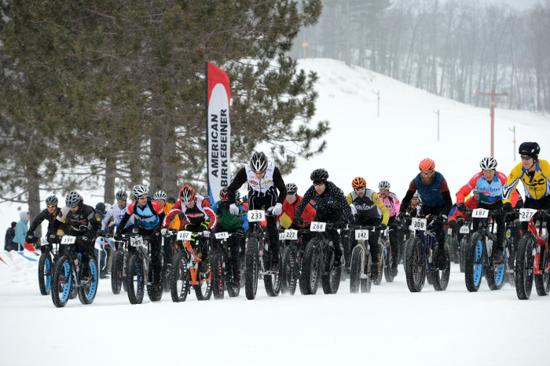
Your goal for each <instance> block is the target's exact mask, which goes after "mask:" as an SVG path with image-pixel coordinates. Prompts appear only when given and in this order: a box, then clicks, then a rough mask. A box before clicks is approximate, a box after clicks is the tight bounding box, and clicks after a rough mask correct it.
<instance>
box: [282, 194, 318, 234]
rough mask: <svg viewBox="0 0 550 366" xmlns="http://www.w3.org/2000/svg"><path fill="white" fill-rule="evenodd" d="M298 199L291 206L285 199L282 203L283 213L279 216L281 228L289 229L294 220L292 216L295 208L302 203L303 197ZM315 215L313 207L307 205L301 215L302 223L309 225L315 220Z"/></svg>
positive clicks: (294, 213)
mask: <svg viewBox="0 0 550 366" xmlns="http://www.w3.org/2000/svg"><path fill="white" fill-rule="evenodd" d="M297 197H298V198H297V199H296V201H295V202H294V203H293V204H290V203H288V201H287V200H286V199H285V201H284V202H283V212H282V213H281V214H280V215H279V223H280V224H281V226H282V227H283V228H285V229H287V228H289V227H290V225H291V224H292V221H293V220H294V216H295V215H296V208H297V207H298V205H299V204H300V202H302V200H303V197H302V196H297ZM316 214H317V211H316V210H315V209H314V208H313V206H312V205H311V204H310V203H308V204H307V205H306V207H305V208H304V212H303V213H302V220H303V221H304V222H307V223H310V222H311V221H314V220H315V215H316Z"/></svg>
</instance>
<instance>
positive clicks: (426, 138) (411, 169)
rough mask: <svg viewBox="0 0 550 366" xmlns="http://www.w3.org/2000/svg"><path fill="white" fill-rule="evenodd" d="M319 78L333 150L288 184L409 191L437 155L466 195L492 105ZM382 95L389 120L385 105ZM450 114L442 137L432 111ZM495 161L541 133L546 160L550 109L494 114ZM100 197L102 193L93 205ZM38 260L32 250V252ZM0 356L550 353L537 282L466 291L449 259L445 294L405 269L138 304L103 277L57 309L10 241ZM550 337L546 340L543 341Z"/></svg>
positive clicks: (320, 361)
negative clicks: (421, 164)
mask: <svg viewBox="0 0 550 366" xmlns="http://www.w3.org/2000/svg"><path fill="white" fill-rule="evenodd" d="M300 66H301V67H302V68H304V69H306V70H312V71H316V72H317V73H318V74H319V83H318V86H317V88H318V92H319V101H318V105H317V114H316V117H315V119H317V120H325V119H326V120H329V121H330V122H331V131H330V133H329V134H328V136H327V137H326V139H327V140H328V147H327V149H326V151H325V152H324V153H323V154H322V155H320V156H318V157H315V158H313V159H311V160H309V161H304V160H300V159H299V160H298V163H297V169H296V170H295V171H294V172H292V173H291V174H290V176H288V177H286V181H293V182H295V183H297V184H298V186H299V188H300V192H303V191H304V190H305V189H306V188H307V186H308V185H309V184H310V182H309V179H308V178H309V173H310V172H311V170H313V169H315V168H318V167H324V168H326V169H327V170H328V171H329V173H330V175H331V180H333V181H334V182H335V183H336V184H338V185H339V186H340V187H342V188H343V189H344V191H349V189H350V188H351V187H350V182H351V180H352V179H353V177H355V176H357V175H362V176H364V177H365V178H366V179H367V181H368V184H369V186H370V187H372V188H376V186H377V184H378V182H379V181H380V180H382V179H386V180H389V181H390V182H391V183H392V186H393V187H392V189H393V190H394V191H395V192H396V193H397V194H398V195H399V196H401V197H402V196H403V194H404V193H405V191H406V188H407V186H408V183H409V181H410V180H411V179H412V178H413V177H414V176H415V175H416V174H417V172H418V170H417V166H418V161H419V160H420V159H422V158H424V157H426V156H429V157H432V158H433V159H435V161H436V165H437V170H439V171H441V172H442V173H443V174H444V176H445V177H446V178H447V180H448V182H449V186H450V188H451V191H452V192H453V195H454V192H456V191H457V190H458V189H459V187H460V186H461V185H462V184H464V183H465V182H466V181H467V179H469V178H470V177H471V175H473V174H474V173H475V172H476V171H477V170H478V164H479V160H480V159H481V158H482V157H483V156H486V155H488V153H489V131H490V130H489V112H488V110H486V109H480V108H475V107H472V106H467V105H463V104H460V103H457V102H454V101H450V100H447V99H444V98H440V97H437V96H433V95H430V94H429V93H426V92H424V91H421V90H418V89H415V88H412V87H410V86H407V85H404V84H402V83H399V82H397V81H395V80H392V79H390V78H387V77H384V76H381V75H378V74H375V73H372V72H370V71H368V70H365V69H361V68H358V67H349V66H347V65H345V64H344V63H342V62H338V61H333V60H326V59H307V60H301V61H300ZM377 90H379V91H380V95H381V111H380V112H381V116H380V117H377V115H376V95H375V94H374V93H373V91H377ZM434 110H440V112H441V131H440V135H441V139H440V142H437V141H436V116H435V114H434ZM496 116H497V121H496V133H495V136H496V150H495V151H496V154H495V157H496V158H497V159H498V161H499V169H500V170H502V171H504V172H506V173H508V172H509V170H510V169H511V168H512V167H513V165H514V161H513V157H514V154H513V151H512V134H511V132H510V131H509V130H508V129H509V128H511V127H513V126H516V128H517V140H518V143H519V142H521V141H525V140H536V141H538V142H539V143H540V144H541V146H542V154H541V157H543V158H544V157H547V158H549V159H550V137H549V136H550V135H549V133H548V132H549V130H550V118H549V117H548V116H544V115H537V114H534V113H528V112H518V111H506V110H500V109H497V112H496ZM94 203H95V202H94ZM16 209H17V207H16V206H15V205H8V204H1V205H0V217H1V219H0V223H1V225H0V227H1V230H2V233H4V232H5V230H6V227H7V225H8V224H9V222H10V221H12V217H13V218H15V217H17V214H16ZM26 256H28V257H30V258H32V256H33V254H30V253H26ZM0 257H2V258H3V259H4V260H5V261H6V263H2V262H0V324H1V326H0V351H1V355H2V356H1V360H2V361H1V362H0V363H1V364H2V365H7V366H8V365H9V366H12V365H13V366H17V365H33V366H36V365H37V364H40V365H58V364H70V365H72V364H75V365H76V364H78V365H79V366H87V365H100V364H101V365H176V364H191V365H229V366H231V365H287V364H288V365H300V364H303V365H347V364H367V365H368V364H379V365H380V364H384V365H398V364H407V365H423V366H425V365H448V366H450V365H457V366H458V365H472V366H473V365H499V366H503V365H519V364H530V363H537V364H540V363H541V360H542V361H543V362H542V364H543V365H544V364H545V362H544V360H545V359H546V358H545V356H547V345H546V343H547V342H546V341H545V340H546V338H547V337H546V336H547V335H548V330H547V327H548V326H549V325H550V313H549V311H548V309H549V305H550V298H541V297H538V296H537V295H536V294H535V293H534V291H533V294H532V297H531V299H530V300H529V301H519V300H517V298H516V294H515V290H514V289H513V288H511V287H510V286H509V285H506V286H505V287H504V288H503V289H502V290H501V291H496V292H493V291H490V290H489V289H488V287H487V285H486V283H485V280H484V282H483V285H482V287H481V289H480V291H479V292H478V293H468V292H467V291H466V288H465V285H464V276H463V274H461V273H459V272H458V267H457V266H456V265H453V271H452V273H451V282H450V284H449V287H448V289H447V291H445V292H435V291H434V290H433V288H432V287H431V286H428V285H426V286H425V287H424V290H423V291H422V292H421V293H416V294H411V293H409V291H408V289H407V286H406V283H405V279H404V275H403V268H402V267H401V266H400V267H399V271H400V273H399V275H398V277H397V278H396V280H395V282H393V283H385V282H383V283H382V285H381V286H373V288H372V292H371V293H369V294H350V293H349V282H347V281H345V282H342V283H341V286H340V290H339V292H338V294H337V295H323V294H322V291H321V290H319V292H318V293H317V295H315V296H302V295H300V294H299V291H298V293H297V294H296V295H295V296H293V297H291V296H288V295H280V296H279V297H276V298H270V297H267V296H266V294H265V291H264V289H263V286H262V285H260V288H259V289H258V298H257V299H256V300H255V301H248V300H246V299H245V298H244V293H243V292H241V295H240V297H238V298H233V299H228V298H226V299H225V300H223V301H213V300H212V301H209V302H198V301H196V299H195V297H194V293H192V294H191V295H190V296H189V297H188V300H187V301H186V302H185V303H179V304H175V303H172V301H171V299H170V296H169V294H167V293H165V294H164V297H163V299H162V301H161V302H159V303H150V302H149V301H148V299H147V297H146V299H145V300H144V304H142V305H130V304H129V302H128V298H127V296H126V294H125V293H122V294H120V295H116V296H115V295H112V293H111V290H110V282H109V281H108V280H102V281H101V282H100V286H99V291H98V294H97V297H96V299H95V302H94V303H93V304H92V305H89V306H83V305H81V304H80V303H79V302H78V300H72V301H70V302H69V304H68V306H67V307H66V308H62V309H56V308H54V306H53V304H52V301H51V298H50V297H49V296H40V295H39V291H38V284H37V279H36V271H37V268H36V266H37V262H31V261H30V260H29V259H26V258H24V257H22V256H20V255H19V254H17V253H13V252H12V253H5V252H2V251H0ZM541 336H542V338H541Z"/></svg>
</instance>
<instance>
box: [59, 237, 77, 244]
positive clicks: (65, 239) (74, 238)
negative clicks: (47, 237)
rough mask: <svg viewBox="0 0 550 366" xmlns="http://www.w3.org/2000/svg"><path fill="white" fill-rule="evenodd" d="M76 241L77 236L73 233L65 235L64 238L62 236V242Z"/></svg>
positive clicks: (72, 242) (71, 242)
mask: <svg viewBox="0 0 550 366" xmlns="http://www.w3.org/2000/svg"><path fill="white" fill-rule="evenodd" d="M75 242H76V236H72V235H63V238H61V244H66V245H71V244H74V243H75Z"/></svg>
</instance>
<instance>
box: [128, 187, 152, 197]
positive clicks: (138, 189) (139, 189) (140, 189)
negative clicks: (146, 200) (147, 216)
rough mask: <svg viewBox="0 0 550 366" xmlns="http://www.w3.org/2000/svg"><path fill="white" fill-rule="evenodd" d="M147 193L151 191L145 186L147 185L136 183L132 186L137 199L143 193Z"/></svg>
mask: <svg viewBox="0 0 550 366" xmlns="http://www.w3.org/2000/svg"><path fill="white" fill-rule="evenodd" d="M147 193H149V192H148V191H147V188H145V186H143V185H141V184H138V185H135V186H134V187H133V188H132V194H133V195H134V197H135V198H136V199H138V198H139V197H141V196H143V195H146V194H147Z"/></svg>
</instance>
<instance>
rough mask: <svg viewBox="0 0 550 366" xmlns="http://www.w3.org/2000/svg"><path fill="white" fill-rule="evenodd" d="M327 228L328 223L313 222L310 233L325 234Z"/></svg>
mask: <svg viewBox="0 0 550 366" xmlns="http://www.w3.org/2000/svg"><path fill="white" fill-rule="evenodd" d="M326 228H327V223H326V222H319V221H312V222H311V225H309V230H310V231H315V232H319V233H322V232H324V231H325V230H326Z"/></svg>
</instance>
